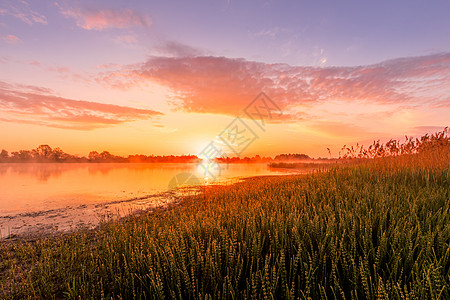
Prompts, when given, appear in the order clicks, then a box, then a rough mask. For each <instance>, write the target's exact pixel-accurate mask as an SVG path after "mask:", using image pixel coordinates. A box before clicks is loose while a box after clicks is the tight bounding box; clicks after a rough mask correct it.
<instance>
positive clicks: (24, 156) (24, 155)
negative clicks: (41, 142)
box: [18, 150, 33, 161]
mask: <svg viewBox="0 0 450 300" xmlns="http://www.w3.org/2000/svg"><path fill="white" fill-rule="evenodd" d="M18 157H19V160H20V161H29V160H31V159H32V158H33V156H32V155H31V151H28V150H20V151H19V155H18Z"/></svg>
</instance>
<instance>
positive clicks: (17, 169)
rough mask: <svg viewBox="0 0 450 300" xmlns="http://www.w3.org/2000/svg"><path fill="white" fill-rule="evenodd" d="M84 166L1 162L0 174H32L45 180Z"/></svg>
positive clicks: (40, 179)
mask: <svg viewBox="0 0 450 300" xmlns="http://www.w3.org/2000/svg"><path fill="white" fill-rule="evenodd" d="M83 167H86V165H84V164H56V163H55V164H52V163H45V164H41V163H28V164H3V165H1V166H0V174H1V175H3V174H6V173H7V172H9V173H12V174H18V175H20V176H33V177H35V178H36V179H38V180H39V181H43V182H46V181H48V180H49V179H50V178H58V177H60V176H61V175H62V174H64V173H66V172H69V171H72V170H75V169H79V168H83Z"/></svg>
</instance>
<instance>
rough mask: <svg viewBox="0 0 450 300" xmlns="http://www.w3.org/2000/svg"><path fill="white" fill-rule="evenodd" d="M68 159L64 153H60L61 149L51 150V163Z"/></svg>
mask: <svg viewBox="0 0 450 300" xmlns="http://www.w3.org/2000/svg"><path fill="white" fill-rule="evenodd" d="M69 157H70V155H69V154H67V153H65V152H64V151H62V150H61V148H59V147H57V148H55V149H53V151H52V153H51V160H52V161H64V160H66V159H67V158H69Z"/></svg>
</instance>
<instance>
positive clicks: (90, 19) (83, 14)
mask: <svg viewBox="0 0 450 300" xmlns="http://www.w3.org/2000/svg"><path fill="white" fill-rule="evenodd" d="M58 6H59V5H58ZM59 8H60V9H61V13H62V14H63V15H64V16H65V17H67V18H72V19H74V20H75V21H76V23H77V25H78V26H79V27H81V28H84V29H86V30H104V29H110V28H130V27H143V28H149V27H150V26H151V24H152V22H151V20H150V18H149V17H148V16H146V15H143V14H141V13H139V12H136V11H134V10H132V9H124V10H116V9H88V8H67V9H63V8H62V7H61V6H59Z"/></svg>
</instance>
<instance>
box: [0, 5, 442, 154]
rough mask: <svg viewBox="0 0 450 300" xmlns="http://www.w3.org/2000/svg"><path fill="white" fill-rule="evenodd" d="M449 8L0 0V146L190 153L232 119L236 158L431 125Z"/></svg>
mask: <svg viewBox="0 0 450 300" xmlns="http://www.w3.org/2000/svg"><path fill="white" fill-rule="evenodd" d="M449 8H450V5H449V4H448V3H446V2H436V3H433V4H427V3H422V2H419V1H417V2H416V1H413V3H411V2H409V1H408V2H406V1H399V3H395V4H392V3H390V2H388V1H386V2H383V3H379V4H372V3H370V4H360V3H358V2H352V3H347V4H345V5H344V4H339V5H338V4H336V3H334V2H333V1H329V2H327V3H325V2H324V3H321V4H318V3H317V4H313V3H308V4H306V3H291V2H289V3H287V2H282V3H279V2H274V1H260V2H255V3H253V4H249V3H238V2H234V1H216V2H214V3H212V2H210V1H199V2H196V3H195V4H194V3H186V2H183V1H173V2H171V3H148V1H137V2H135V3H133V4H130V3H127V2H122V1H117V2H115V3H110V2H109V1H89V2H87V1H80V2H73V3H72V2H67V1H57V2H55V3H48V2H46V1H33V2H26V1H10V0H7V1H4V2H3V3H2V4H1V5H0V45H1V47H0V126H1V128H2V129H1V130H0V150H1V149H7V150H8V151H10V152H12V151H18V150H22V149H32V148H35V147H37V146H38V145H41V144H48V145H50V146H51V147H60V148H62V149H63V150H64V151H65V152H67V153H71V154H78V155H81V156H86V155H87V153H89V152H90V151H94V150H96V151H103V150H105V151H109V152H111V153H113V154H115V155H132V154H146V155H170V154H173V155H183V154H194V155H199V154H200V153H201V152H202V151H203V150H204V149H205V147H207V145H208V144H209V143H210V142H211V141H214V140H217V139H218V136H220V134H221V133H222V132H223V131H224V130H225V129H226V128H227V126H228V125H229V124H231V123H232V122H234V120H236V118H237V117H239V118H240V119H239V120H242V122H243V123H244V124H246V125H244V126H247V127H249V128H250V130H251V131H253V132H254V134H255V136H256V138H255V139H254V140H253V141H252V143H251V144H249V145H248V147H246V148H245V151H243V152H242V153H239V154H240V155H241V156H255V155H261V156H272V157H273V156H275V155H277V154H280V153H305V154H308V155H310V156H311V157H319V156H320V157H328V156H329V153H328V150H327V148H329V149H330V150H331V153H332V156H337V153H338V152H339V150H340V149H341V147H342V146H343V145H354V144H356V143H359V144H368V143H371V142H372V141H373V140H379V139H380V140H382V141H386V140H387V139H390V138H397V139H401V138H402V137H404V136H405V135H408V136H419V135H423V134H425V133H434V132H436V131H441V130H442V129H443V128H444V127H447V126H449V122H448V116H449V115H450V40H449V39H448V38H447V37H448V36H449V35H450V32H449V29H448V28H450V20H448V18H446V15H445V12H446V11H448V9H449ZM261 20H264V22H261ZM261 92H264V93H265V94H266V95H267V96H268V97H269V98H270V101H271V102H273V103H274V105H275V106H276V108H277V109H278V110H279V112H280V113H275V112H276V111H277V110H274V114H273V116H271V117H270V118H268V119H265V120H264V121H265V123H264V127H263V128H261V127H258V124H256V123H255V122H254V120H252V119H251V118H250V117H249V115H247V114H246V113H245V109H246V108H247V107H248V106H249V105H250V104H251V103H252V101H254V99H255V98H256V97H257V96H258V95H260V93H261ZM219 140H220V139H219ZM228 154H229V155H230V156H236V153H233V152H232V151H230V152H229V153H228Z"/></svg>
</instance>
